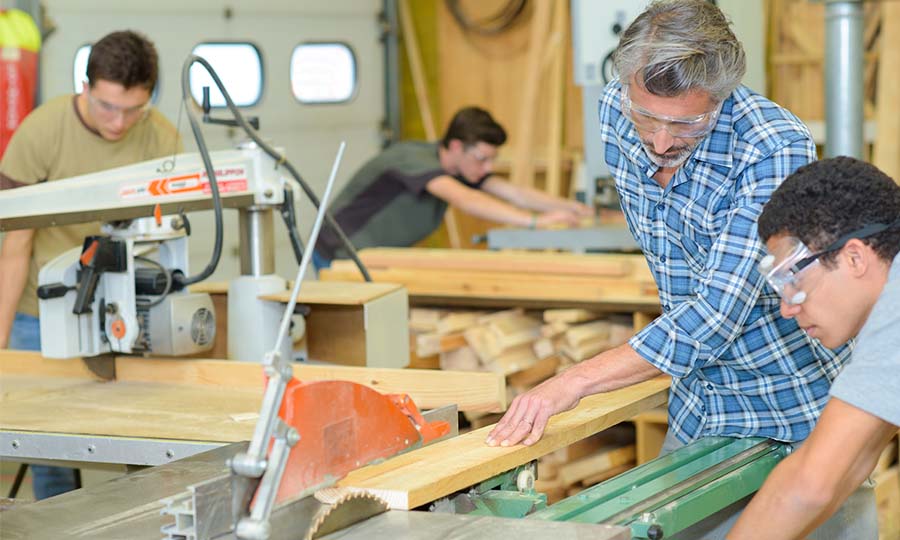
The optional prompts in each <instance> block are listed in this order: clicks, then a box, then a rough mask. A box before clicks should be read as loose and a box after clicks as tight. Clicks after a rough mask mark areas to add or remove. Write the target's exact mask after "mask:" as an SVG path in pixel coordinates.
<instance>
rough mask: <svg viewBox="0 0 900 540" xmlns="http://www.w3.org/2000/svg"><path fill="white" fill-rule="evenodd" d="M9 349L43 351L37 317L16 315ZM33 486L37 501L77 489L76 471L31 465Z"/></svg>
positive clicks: (22, 314)
mask: <svg viewBox="0 0 900 540" xmlns="http://www.w3.org/2000/svg"><path fill="white" fill-rule="evenodd" d="M9 348H10V349H18V350H20V351H39V350H41V325H40V323H39V322H38V318H37V317H33V316H31V315H25V314H24V313H16V318H15V320H14V321H13V327H12V332H11V333H10V335H9ZM30 467H31V486H32V489H34V497H35V499H37V500H41V499H46V498H48V497H53V496H54V495H59V494H60V493H65V492H67V491H72V490H73V489H75V486H76V483H75V469H68V468H65V467H48V466H46V465H31V466H30Z"/></svg>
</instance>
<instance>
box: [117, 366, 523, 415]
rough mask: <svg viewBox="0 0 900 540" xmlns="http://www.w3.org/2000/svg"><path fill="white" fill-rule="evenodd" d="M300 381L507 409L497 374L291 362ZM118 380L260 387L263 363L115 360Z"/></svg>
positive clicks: (423, 405) (430, 402)
mask: <svg viewBox="0 0 900 540" xmlns="http://www.w3.org/2000/svg"><path fill="white" fill-rule="evenodd" d="M292 367H293V368H294V377H296V378H297V379H299V380H301V381H323V380H339V381H351V382H355V383H359V384H363V385H365V386H368V387H370V388H373V389H375V390H378V391H379V392H382V393H386V394H393V393H403V394H409V396H410V397H411V398H412V400H413V401H414V402H415V403H416V405H417V406H418V407H419V408H420V409H434V408H437V407H443V406H444V405H450V404H456V405H457V406H458V407H459V410H461V411H484V412H500V411H503V410H505V409H506V384H505V380H504V379H503V377H502V376H500V375H497V374H495V373H472V372H463V371H459V372H456V371H435V370H428V369H388V368H361V367H345V366H310V365H302V364H293V366H292ZM116 377H117V379H118V380H120V381H142V382H151V381H152V382H165V383H170V384H174V383H179V384H189V385H216V386H227V387H232V388H247V387H250V388H252V387H259V388H262V382H263V376H262V367H261V366H260V365H259V364H251V363H244V362H229V361H221V360H177V359H157V358H135V357H126V356H120V357H118V358H116Z"/></svg>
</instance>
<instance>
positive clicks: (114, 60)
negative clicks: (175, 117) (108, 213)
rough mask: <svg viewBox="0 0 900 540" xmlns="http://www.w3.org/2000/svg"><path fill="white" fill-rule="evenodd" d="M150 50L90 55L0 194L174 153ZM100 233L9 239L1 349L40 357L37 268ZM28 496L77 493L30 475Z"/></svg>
mask: <svg viewBox="0 0 900 540" xmlns="http://www.w3.org/2000/svg"><path fill="white" fill-rule="evenodd" d="M157 66H158V57H157V54H156V49H155V47H154V46H153V43H151V42H150V41H149V40H147V39H146V38H145V37H143V36H141V35H139V34H137V33H135V32H131V31H124V32H113V33H112V34H109V35H107V36H105V37H104V38H103V39H101V40H100V41H98V42H97V43H95V44H94V45H93V47H92V48H91V54H90V58H89V59H88V67H87V78H88V80H87V81H86V82H85V83H84V87H83V90H82V92H81V93H80V94H77V95H74V96H72V95H67V96H60V97H57V98H55V99H53V100H50V101H48V102H47V103H45V104H44V105H42V106H41V107H38V108H37V109H35V110H34V111H33V112H32V113H31V114H30V115H28V117H27V118H26V119H25V121H24V122H22V125H20V126H19V128H18V129H17V130H16V132H15V133H14V134H13V137H12V140H10V143H9V146H8V147H7V148H6V152H5V153H4V155H3V159H2V161H0V188H2V189H14V188H17V187H20V186H24V185H29V184H35V183H38V182H53V181H57V180H62V179H65V178H71V177H73V176H77V175H82V174H88V173H93V172H97V171H101V170H105V169H110V168H114V167H121V166H123V165H130V164H132V163H137V162H140V161H145V160H148V159H154V158H158V157H162V156H164V155H167V154H172V153H175V152H180V151H181V142H180V140H179V138H178V133H177V130H176V129H175V127H174V126H173V125H172V124H171V123H170V122H169V121H168V120H166V118H165V117H164V116H163V115H162V114H161V113H159V112H158V111H156V110H155V109H153V108H152V107H151V103H150V97H151V95H152V93H153V88H154V87H155V85H156V81H157V74H158V67H157ZM98 233H99V224H96V223H95V224H81V225H70V226H64V227H49V228H45V229H29V230H18V231H10V232H8V233H6V236H5V238H4V239H3V245H2V247H0V348H3V349H6V348H11V349H27V350H39V349H40V326H39V324H38V318H37V316H38V302H37V294H36V289H37V275H38V271H39V270H40V268H41V266H43V265H44V264H46V263H47V262H49V261H50V260H52V259H53V258H55V257H56V256H58V255H60V254H61V253H63V252H64V251H66V250H68V249H71V248H73V247H78V246H80V245H82V242H83V241H84V238H85V236H88V235H91V234H98ZM32 471H33V476H34V482H33V485H34V491H35V497H36V498H38V499H43V498H46V497H50V496H53V495H56V494H59V493H63V492H65V491H69V490H71V489H73V488H74V487H75V481H74V472H73V471H72V470H71V469H63V468H59V467H36V466H35V467H32Z"/></svg>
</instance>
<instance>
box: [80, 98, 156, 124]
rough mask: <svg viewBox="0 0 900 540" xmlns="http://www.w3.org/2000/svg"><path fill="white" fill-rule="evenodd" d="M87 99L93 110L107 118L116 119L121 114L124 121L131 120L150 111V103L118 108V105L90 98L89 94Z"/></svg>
mask: <svg viewBox="0 0 900 540" xmlns="http://www.w3.org/2000/svg"><path fill="white" fill-rule="evenodd" d="M87 98H88V101H89V102H90V103H91V105H93V106H94V108H95V110H96V111H98V112H99V113H100V114H101V115H103V116H104V117H107V118H116V117H118V116H119V115H120V114H121V115H122V116H123V117H125V118H126V119H129V120H131V119H134V118H137V117H139V116H143V115H144V114H146V113H147V111H149V110H150V105H151V103H150V101H147V103H144V104H143V105H136V106H134V107H120V106H119V105H113V104H112V103H108V102H106V101H103V100H102V99H99V98H96V97H94V96H92V95H91V93H90V92H88V93H87Z"/></svg>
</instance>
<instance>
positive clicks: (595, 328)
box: [541, 309, 634, 363]
mask: <svg viewBox="0 0 900 540" xmlns="http://www.w3.org/2000/svg"><path fill="white" fill-rule="evenodd" d="M544 323H545V325H544V326H543V328H542V332H543V337H544V339H546V340H549V341H550V343H551V345H552V347H553V349H554V350H556V351H558V352H559V353H561V354H562V356H563V357H564V358H565V359H567V360H568V361H569V363H573V362H581V361H582V360H587V359H588V358H591V357H593V356H596V355H597V354H599V353H601V352H603V351H605V350H607V349H611V348H613V347H617V346H619V345H621V344H623V343H625V342H626V341H628V338H630V337H631V336H632V334H633V333H634V321H633V320H632V318H631V317H630V316H618V315H609V316H607V315H604V314H602V313H597V312H595V311H588V310H585V309H548V310H546V311H544ZM541 346H546V345H545V344H541Z"/></svg>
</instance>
